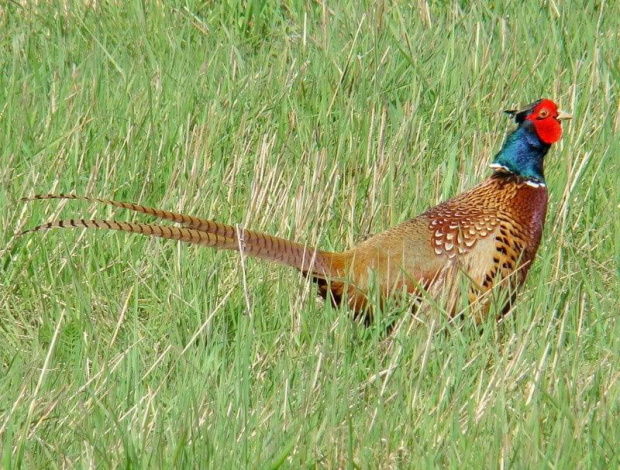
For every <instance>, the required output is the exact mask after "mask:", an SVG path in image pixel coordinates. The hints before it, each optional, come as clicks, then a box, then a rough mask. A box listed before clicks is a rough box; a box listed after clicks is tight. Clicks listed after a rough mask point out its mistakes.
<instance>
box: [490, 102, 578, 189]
mask: <svg viewBox="0 0 620 470" xmlns="http://www.w3.org/2000/svg"><path fill="white" fill-rule="evenodd" d="M506 113H507V114H509V115H510V116H512V117H513V118H514V120H515V122H516V123H517V124H518V127H517V129H516V130H515V131H514V132H513V133H512V134H510V135H509V136H508V138H507V139H506V141H505V143H504V146H503V147H502V149H501V150H500V151H499V153H498V154H497V155H496V156H495V158H494V160H493V163H492V164H491V168H493V169H495V170H496V171H499V172H508V173H513V174H515V175H518V176H522V177H524V178H526V179H527V180H528V181H530V182H531V183H532V184H534V185H545V176H544V171H543V161H544V158H545V155H546V154H547V152H548V151H549V148H550V147H551V144H554V143H555V142H557V141H558V140H560V137H562V125H561V122H560V121H562V120H564V119H570V118H571V117H572V116H571V115H570V114H568V113H566V112H564V111H561V110H560V109H558V106H557V105H556V104H555V103H554V102H553V101H551V100H548V99H542V100H538V101H536V102H534V103H532V104H530V105H528V106H526V107H525V108H524V109H522V110H518V111H517V110H509V111H506Z"/></svg>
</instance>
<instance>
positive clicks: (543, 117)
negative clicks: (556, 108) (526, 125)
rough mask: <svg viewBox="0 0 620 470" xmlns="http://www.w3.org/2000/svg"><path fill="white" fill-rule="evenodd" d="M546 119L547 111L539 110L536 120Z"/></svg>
mask: <svg viewBox="0 0 620 470" xmlns="http://www.w3.org/2000/svg"><path fill="white" fill-rule="evenodd" d="M546 117H549V111H548V110H547V109H541V110H540V112H539V113H538V118H539V119H545V118H546Z"/></svg>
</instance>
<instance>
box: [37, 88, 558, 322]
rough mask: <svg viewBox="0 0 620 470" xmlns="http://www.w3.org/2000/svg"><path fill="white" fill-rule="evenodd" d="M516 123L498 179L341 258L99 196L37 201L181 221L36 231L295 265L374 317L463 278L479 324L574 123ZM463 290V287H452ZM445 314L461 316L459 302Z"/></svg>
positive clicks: (526, 117)
mask: <svg viewBox="0 0 620 470" xmlns="http://www.w3.org/2000/svg"><path fill="white" fill-rule="evenodd" d="M509 114H511V115H513V116H514V118H515V121H516V122H517V124H518V128H517V130H516V131H515V132H513V133H512V134H511V135H509V136H508V138H507V139H506V142H505V144H504V146H503V147H502V149H501V150H500V152H499V153H498V154H497V155H496V157H495V160H494V162H493V164H492V165H491V167H492V168H493V169H494V173H493V175H492V176H491V177H490V178H488V179H487V180H485V181H483V182H482V183H480V184H478V185H477V186H475V187H474V188H472V189H470V190H469V191H466V192H464V193H462V194H460V195H458V196H456V197H454V198H452V199H450V200H448V201H445V202H443V203H442V204H439V205H438V206H435V207H433V208H431V209H429V210H427V211H426V212H424V213H423V214H421V215H419V216H417V217H415V218H413V219H411V220H409V221H406V222H403V223H401V224H399V225H397V226H395V227H392V228H391V229H388V230H386V231H385V232H383V233H380V234H378V235H375V236H373V237H371V238H369V239H367V240H365V241H364V242H362V243H360V244H359V245H357V246H355V247H354V248H352V249H350V250H348V251H345V252H343V253H333V252H326V251H321V250H316V249H314V248H311V247H308V246H305V245H302V244H299V243H295V242H292V241H289V240H285V239H282V238H279V237H274V236H271V235H267V234H263V233H260V232H255V231H251V230H246V229H241V228H238V227H235V226H232V225H227V224H222V223H219V222H215V221H212V220H208V219H200V218H197V217H192V216H187V215H184V214H178V213H174V212H170V211H164V210H161V209H154V208H149V207H146V206H142V205H138V204H131V203H125V202H118V201H111V200H107V199H99V198H96V199H95V198H83V197H78V196H71V195H44V196H35V197H34V198H33V199H84V200H89V201H95V202H100V203H104V204H108V205H112V206H115V207H119V208H122V209H129V210H132V211H135V212H140V213H143V214H147V215H151V216H154V217H157V218H159V219H164V220H168V221H171V222H175V223H178V224H181V227H175V226H172V227H171V226H165V225H158V224H145V223H130V222H117V221H112V220H90V221H89V220H75V219H74V220H67V221H58V222H50V223H48V224H45V225H41V226H39V227H36V228H34V229H32V230H31V231H40V230H45V229H50V228H55V227H85V228H102V229H111V230H120V231H124V232H131V233H139V234H144V235H149V236H156V237H161V238H168V239H174V240H180V241H185V242H189V243H193V244H198V245H203V246H211V247H215V248H221V249H229V250H236V251H241V252H244V253H246V254H248V255H251V256H256V257H259V258H263V259H267V260H271V261H276V262H279V263H282V264H285V265H289V266H293V267H295V268H297V269H298V270H299V271H301V272H302V273H303V274H304V275H306V276H309V277H311V278H312V279H313V280H314V281H315V282H316V283H317V285H318V289H319V294H320V295H321V296H323V297H324V298H326V299H330V300H331V301H332V302H333V303H334V304H337V305H339V304H342V303H345V302H346V304H348V306H349V307H351V308H352V309H353V310H354V311H355V312H358V313H368V310H369V293H370V292H371V291H372V289H373V286H375V287H378V289H379V293H380V298H381V299H385V298H387V297H390V296H393V295H396V293H398V292H401V293H406V294H411V295H414V296H420V295H422V293H423V291H428V292H430V293H432V294H434V295H437V294H438V293H439V292H441V291H445V290H449V289H457V290H458V286H457V284H458V280H459V279H462V278H463V276H462V274H464V275H465V278H466V279H467V282H468V299H469V301H470V302H472V303H479V305H480V307H479V308H478V311H477V313H476V319H477V320H481V319H482V318H484V316H485V315H486V312H487V311H488V307H489V303H488V302H487V300H486V299H487V298H488V295H487V293H488V292H489V291H490V290H491V289H493V287H494V286H497V285H502V286H505V288H506V290H507V292H508V300H509V301H508V302H507V303H506V307H505V309H504V310H506V309H507V308H508V307H510V305H511V303H512V300H513V299H514V294H515V292H516V288H517V287H519V286H520V285H521V284H522V283H523V282H524V281H525V278H526V276H527V273H528V271H529V269H530V267H531V265H532V262H533V260H534V257H535V255H536V251H537V249H538V246H539V244H540V240H541V236H542V230H543V225H544V220H545V215H546V211H547V200H548V195H547V188H546V185H545V181H544V176H543V159H544V157H545V155H546V154H547V152H548V150H549V148H550V146H551V144H552V143H554V142H556V141H557V140H559V138H560V135H561V126H560V120H561V119H567V118H569V117H570V116H569V115H566V114H565V113H563V112H561V111H559V110H558V109H557V106H556V105H555V103H553V102H552V101H550V100H540V101H538V102H536V103H533V104H532V105H530V106H528V107H527V108H526V109H524V110H522V111H510V112H509ZM455 286H457V287H455ZM448 310H449V311H450V312H451V313H452V314H454V313H456V312H457V309H456V304H455V303H454V302H453V303H452V305H451V306H449V307H448Z"/></svg>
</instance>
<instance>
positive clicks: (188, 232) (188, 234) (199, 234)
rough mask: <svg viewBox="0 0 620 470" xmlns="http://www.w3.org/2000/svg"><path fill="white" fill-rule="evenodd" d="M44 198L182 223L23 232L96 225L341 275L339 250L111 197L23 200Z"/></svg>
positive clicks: (79, 222)
mask: <svg viewBox="0 0 620 470" xmlns="http://www.w3.org/2000/svg"><path fill="white" fill-rule="evenodd" d="M46 199H72V200H83V201H89V202H99V203H102V204H106V205H110V206H114V207H118V208H121V209H127V210H131V211H134V212H139V213H142V214H146V215H150V216H153V217H157V218H159V219H163V220H168V221H171V222H175V223H179V224H182V225H183V226H182V227H169V226H165V225H159V224H152V223H137V222H120V221H115V220H84V219H71V220H61V221H55V222H49V223H47V224H43V225H40V226H38V227H35V228H33V229H30V230H26V231H24V232H22V234H25V233H30V232H40V231H44V230H49V229H54V228H95V229H106V230H118V231H122V232H129V233H137V234H141V235H146V236H152V237H159V238H166V239H169V240H178V241H182V242H186V243H191V244H195V245H201V246H209V247H213V248H219V249H225V250H235V251H242V252H243V253H244V254H247V255H250V256H255V257H258V258H262V259H266V260H270V261H275V262H278V263H281V264H284V265H287V266H292V267H294V268H297V269H299V270H300V271H301V272H303V273H306V274H307V273H311V274H312V275H313V276H314V277H318V278H322V279H330V278H337V277H342V276H343V275H344V268H345V257H344V255H342V254H340V253H330V252H325V251H320V250H315V249H314V248H312V247H308V246H305V245H302V244H299V243H296V242H292V241H289V240H285V239H283V238H280V237H274V236H272V235H267V234H265V233H261V232H255V231H253V230H246V229H241V228H237V227H235V226H233V225H228V224H223V223H220V222H215V221H213V220H209V219H201V218H197V217H193V216H189V215H185V214H179V213H176V212H170V211H166V210H162V209H156V208H152V207H147V206H143V205H140V204H133V203H127V202H119V201H113V200H110V199H101V198H90V197H84V196H76V195H70V194H45V195H36V196H33V197H31V198H24V199H22V200H24V201H32V200H46Z"/></svg>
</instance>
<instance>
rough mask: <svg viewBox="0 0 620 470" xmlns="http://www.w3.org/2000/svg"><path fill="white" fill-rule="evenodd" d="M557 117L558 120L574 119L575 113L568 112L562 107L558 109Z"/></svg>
mask: <svg viewBox="0 0 620 470" xmlns="http://www.w3.org/2000/svg"><path fill="white" fill-rule="evenodd" d="M556 119H557V120H558V121H566V120H568V119H573V115H572V114H569V113H567V112H566V111H562V110H561V109H558V116H557V117H556Z"/></svg>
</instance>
